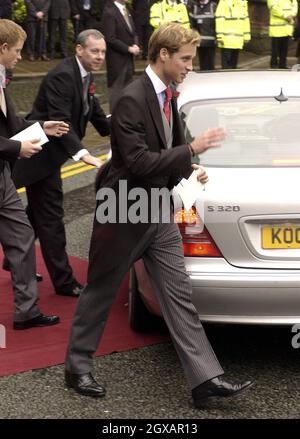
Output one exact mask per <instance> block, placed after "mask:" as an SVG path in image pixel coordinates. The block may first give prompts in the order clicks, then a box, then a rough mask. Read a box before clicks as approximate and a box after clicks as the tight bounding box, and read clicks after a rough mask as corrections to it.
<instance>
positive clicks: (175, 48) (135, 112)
mask: <svg viewBox="0 0 300 439" xmlns="http://www.w3.org/2000/svg"><path fill="white" fill-rule="evenodd" d="M199 39H200V37H199V34H198V33H197V32H196V31H194V30H191V29H185V28H184V27H182V26H180V25H179V24H175V23H172V24H170V23H169V24H165V25H162V26H161V27H160V28H159V29H157V30H156V31H155V32H154V33H153V34H152V36H151V38H150V42H149V51H148V56H149V60H150V65H149V66H148V67H147V68H146V71H145V73H144V74H143V75H142V76H141V77H139V78H138V79H137V80H135V81H134V82H132V83H131V84H130V85H129V86H127V87H126V88H125V90H124V92H123V94H122V96H121V98H120V100H119V101H118V105H117V106H116V108H115V111H114V113H113V115H112V133H111V145H112V160H111V162H108V163H107V164H106V165H104V167H103V168H102V169H101V170H100V173H99V176H98V188H100V189H102V191H100V190H99V191H98V193H97V199H98V200H99V202H98V207H97V210H96V217H95V221H94V228H93V234H92V238H91V245H90V255H89V269H88V283H87V286H86V287H85V289H84V292H83V294H82V295H81V296H80V298H79V302H78V306H77V310H76V312H75V316H74V319H73V326H72V331H71V336H70V341H69V346H68V351H67V357H66V373H65V380H66V384H67V386H69V387H72V388H73V389H74V390H75V391H76V392H78V393H80V394H83V395H87V396H94V397H103V396H104V395H105V388H104V386H102V385H100V384H98V383H97V382H96V381H95V379H94V378H93V376H92V374H91V368H92V355H93V353H94V352H95V351H96V349H97V347H98V343H99V340H100V339H101V336H102V334H103V330H104V327H105V323H106V320H107V317H108V314H109V310H110V307H111V305H112V303H113V300H114V297H115V294H116V292H117V290H118V287H119V285H120V283H121V281H122V278H123V276H124V275H125V273H126V272H127V271H128V269H129V268H130V266H131V265H132V264H133V263H134V262H135V261H136V260H137V259H140V258H143V261H144V264H145V267H146V270H147V272H148V274H149V276H150V279H151V283H152V285H153V288H154V290H155V293H156V295H157V298H158V301H159V304H160V307H161V311H162V314H163V316H164V319H165V322H166V324H167V325H168V328H169V331H170V335H171V337H172V340H173V343H174V346H175V348H176V351H177V353H178V356H179V359H180V361H181V363H182V365H183V369H184V372H185V375H186V378H187V381H188V383H189V385H190V387H191V389H192V396H193V399H194V403H195V405H196V406H197V407H200V406H201V404H202V403H203V402H204V401H206V400H207V399H208V398H209V397H211V396H216V397H225V396H227V397H228V396H233V395H236V394H238V393H240V392H242V391H244V390H245V389H247V388H248V387H249V386H250V384H251V382H250V381H246V382H244V383H236V384H231V383H228V382H227V381H225V380H224V379H222V378H220V375H222V374H223V373H224V372H223V369H222V367H221V365H220V364H219V362H218V360H217V358H216V356H215V354H214V352H213V350H212V347H211V345H210V343H209V341H208V340H207V338H206V335H205V332H204V329H203V327H202V325H201V323H200V321H199V317H198V314H197V313H196V310H195V308H194V306H193V305H192V302H191V293H192V287H191V282H190V278H189V275H188V274H187V272H186V269H185V264H184V255H183V248H182V240H181V236H180V233H179V230H178V227H177V224H175V222H174V221H170V220H169V221H165V222H164V221H163V217H164V211H163V209H162V208H161V207H160V208H159V209H158V212H157V213H158V215H157V216H156V218H157V217H161V218H160V220H158V219H157V220H156V221H152V222H151V220H150V219H149V218H148V222H147V221H145V222H142V221H141V222H136V221H132V222H131V221H130V215H128V220H127V222H124V221H122V220H119V221H118V220H113V221H110V219H109V218H108V219H107V220H105V218H104V215H103V216H102V217H101V211H102V210H101V209H102V205H105V203H106V198H107V197H106V196H104V197H102V194H103V193H104V192H105V191H106V193H110V194H111V193H114V194H115V200H116V203H117V204H116V206H114V209H116V210H118V207H119V206H120V208H119V210H120V211H121V210H122V209H123V207H122V206H124V205H125V206H126V211H127V212H128V213H130V210H132V208H134V201H136V200H133V198H132V197H129V196H128V195H129V192H126V191H123V190H118V188H119V187H121V186H120V182H123V186H122V187H125V186H126V188H128V191H130V193H131V194H132V193H133V191H134V190H135V191H136V192H138V191H139V190H140V189H143V194H145V192H146V196H145V195H144V199H145V200H144V203H145V204H146V203H147V206H148V207H149V209H151V198H152V193H153V189H154V190H155V189H165V191H164V193H166V192H167V193H168V191H167V189H169V190H171V189H172V188H173V187H174V185H175V184H176V183H178V181H179V180H180V179H182V177H188V176H189V175H190V174H191V172H192V165H191V161H192V156H193V155H194V154H200V153H202V152H203V151H205V150H206V149H208V148H214V147H217V146H219V145H220V143H219V142H220V141H221V140H223V139H224V137H225V133H224V130H223V129H222V128H213V129H210V130H208V131H206V132H205V133H204V134H202V135H201V136H199V137H196V138H195V139H194V140H193V142H192V143H191V144H190V145H188V144H186V140H185V138H184V133H183V128H182V126H181V124H180V119H179V114H178V111H177V108H176V100H175V94H176V92H175V91H174V90H173V91H172V89H171V88H170V85H171V83H173V82H176V83H181V82H182V81H183V80H184V79H185V77H186V75H187V74H188V73H189V72H190V71H191V70H192V67H193V65H192V60H193V58H194V57H195V55H196V51H197V44H198V43H199ZM197 168H198V167H197ZM197 172H198V179H199V180H200V182H202V183H205V182H206V181H207V175H206V172H205V170H204V169H203V168H202V167H199V168H198V171H197ZM124 192H125V193H124ZM147 195H148V196H147ZM111 204H112V203H111ZM162 205H163V202H162V203H161V206H162ZM109 207H111V206H109ZM102 212H103V211H102Z"/></svg>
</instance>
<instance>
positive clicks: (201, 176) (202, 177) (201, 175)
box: [192, 165, 208, 184]
mask: <svg viewBox="0 0 300 439" xmlns="http://www.w3.org/2000/svg"><path fill="white" fill-rule="evenodd" d="M192 168H193V169H194V170H196V169H197V170H198V172H197V180H198V181H200V183H202V184H205V183H207V182H208V176H207V174H206V170H205V169H204V168H203V166H200V165H192Z"/></svg>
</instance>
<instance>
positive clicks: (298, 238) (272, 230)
mask: <svg viewBox="0 0 300 439" xmlns="http://www.w3.org/2000/svg"><path fill="white" fill-rule="evenodd" d="M261 238H262V248H263V249H290V248H300V224H282V225H275V224H274V225H272V226H270V225H268V226H262V228H261Z"/></svg>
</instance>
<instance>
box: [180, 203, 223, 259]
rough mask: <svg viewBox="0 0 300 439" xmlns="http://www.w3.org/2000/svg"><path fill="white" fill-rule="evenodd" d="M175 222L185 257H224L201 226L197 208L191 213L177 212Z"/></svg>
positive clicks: (192, 209) (191, 210)
mask: <svg viewBox="0 0 300 439" xmlns="http://www.w3.org/2000/svg"><path fill="white" fill-rule="evenodd" d="M175 222H176V223H177V224H178V227H179V230H180V233H181V236H182V241H183V249H184V255H185V256H198V257H199V256H206V257H221V256H222V254H221V252H220V250H219V249H218V247H217V246H216V244H215V243H214V241H213V239H212V237H211V236H210V234H209V233H208V231H207V230H206V228H205V227H204V228H203V226H202V225H201V221H200V218H199V217H198V215H197V212H196V209H195V207H192V208H191V209H190V210H189V211H186V210H184V209H182V210H179V211H178V212H176V214H175Z"/></svg>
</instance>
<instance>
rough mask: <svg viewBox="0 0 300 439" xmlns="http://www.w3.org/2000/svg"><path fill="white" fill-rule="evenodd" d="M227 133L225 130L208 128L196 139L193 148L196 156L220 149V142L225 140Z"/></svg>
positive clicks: (192, 144)
mask: <svg viewBox="0 0 300 439" xmlns="http://www.w3.org/2000/svg"><path fill="white" fill-rule="evenodd" d="M225 137H226V133H225V130H224V128H208V129H207V130H206V131H204V133H203V134H201V135H200V136H198V137H196V138H195V139H194V140H193V141H192V143H191V147H192V148H193V151H194V153H195V154H201V153H202V152H204V151H206V150H207V149H209V148H218V147H219V146H221V143H220V141H221V140H224V139H225Z"/></svg>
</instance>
